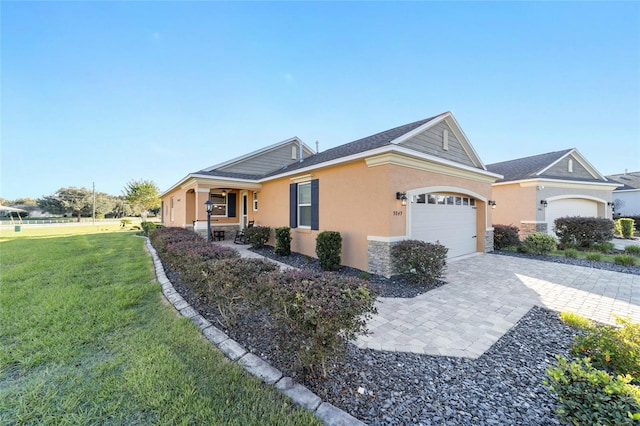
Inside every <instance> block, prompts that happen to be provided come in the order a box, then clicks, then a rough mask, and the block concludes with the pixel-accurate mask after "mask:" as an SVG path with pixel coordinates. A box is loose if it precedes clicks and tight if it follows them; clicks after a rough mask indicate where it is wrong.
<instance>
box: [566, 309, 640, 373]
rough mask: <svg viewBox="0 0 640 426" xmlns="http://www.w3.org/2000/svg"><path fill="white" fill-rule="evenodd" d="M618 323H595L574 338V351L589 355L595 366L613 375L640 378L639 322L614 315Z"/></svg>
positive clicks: (574, 352)
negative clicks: (583, 333)
mask: <svg viewBox="0 0 640 426" xmlns="http://www.w3.org/2000/svg"><path fill="white" fill-rule="evenodd" d="M616 322H617V323H618V325H619V326H620V327H612V326H608V325H594V326H592V327H589V328H587V329H586V331H587V333H586V334H585V335H583V336H578V337H577V338H576V343H575V344H574V345H573V347H572V348H571V352H572V353H573V354H574V355H582V356H586V357H589V358H590V359H591V362H592V363H593V365H594V366H596V367H598V368H601V369H604V370H607V371H608V372H610V373H612V374H614V375H627V374H628V375H630V376H631V377H632V378H633V380H634V381H635V382H638V381H640V324H638V323H632V322H631V321H630V320H629V319H623V318H619V317H617V318H616Z"/></svg>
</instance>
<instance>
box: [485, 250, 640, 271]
mask: <svg viewBox="0 0 640 426" xmlns="http://www.w3.org/2000/svg"><path fill="white" fill-rule="evenodd" d="M492 253H493V254H498V255H501V256H512V257H521V258H525V259H536V260H544V261H545V262H555V263H564V264H565V265H576V266H585V267H587V268H595V269H605V270H607V271H613V272H622V273H623V274H633V275H640V266H622V265H616V264H615V263H613V262H603V261H597V260H588V259H574V258H571V257H564V256H544V255H536V254H528V253H518V252H514V251H502V250H496V251H494V252H492Z"/></svg>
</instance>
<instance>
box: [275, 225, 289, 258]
mask: <svg viewBox="0 0 640 426" xmlns="http://www.w3.org/2000/svg"><path fill="white" fill-rule="evenodd" d="M275 253H276V254H277V255H278V256H289V255H290V254H291V228H289V227H288V226H283V227H281V228H276V247H275Z"/></svg>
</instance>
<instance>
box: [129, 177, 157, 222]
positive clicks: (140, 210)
mask: <svg viewBox="0 0 640 426" xmlns="http://www.w3.org/2000/svg"><path fill="white" fill-rule="evenodd" d="M159 194H160V191H159V190H158V187H157V185H156V184H155V183H154V182H153V181H151V180H144V179H141V180H132V181H129V182H127V185H126V186H125V188H124V196H125V199H126V200H127V202H128V203H129V205H130V206H131V207H132V208H133V210H134V213H135V214H139V215H140V216H142V220H143V221H145V220H146V219H147V215H148V214H149V211H150V210H156V209H159V208H160V197H159Z"/></svg>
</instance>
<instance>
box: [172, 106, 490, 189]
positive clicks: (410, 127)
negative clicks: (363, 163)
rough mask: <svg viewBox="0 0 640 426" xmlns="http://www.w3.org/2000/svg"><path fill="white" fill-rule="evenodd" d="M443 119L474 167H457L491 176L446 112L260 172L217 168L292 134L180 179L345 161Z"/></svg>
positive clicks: (232, 175)
mask: <svg viewBox="0 0 640 426" xmlns="http://www.w3.org/2000/svg"><path fill="white" fill-rule="evenodd" d="M445 120H447V124H448V125H449V126H450V128H451V129H452V130H453V131H454V133H455V134H456V135H458V137H459V139H460V142H461V144H462V145H463V149H464V150H465V152H466V153H467V155H468V156H469V158H470V160H471V161H472V163H473V164H474V165H475V166H474V167H469V166H465V165H463V164H459V166H460V167H465V168H467V169H474V170H477V171H479V172H481V173H484V174H486V175H491V176H493V173H490V172H488V171H487V168H486V167H485V165H484V164H483V163H482V161H481V160H480V157H479V156H478V154H477V153H476V151H475V150H474V149H473V147H472V146H471V143H470V142H469V140H468V139H467V137H466V135H465V134H464V132H463V131H462V129H461V128H460V126H459V125H458V122H457V121H456V119H455V118H454V117H453V114H452V113H451V112H450V111H447V112H444V113H441V114H438V115H434V116H433V117H429V118H425V119H422V120H418V121H414V122H412V123H409V124H404V125H402V126H398V127H394V128H392V129H389V130H385V131H382V132H379V133H376V134H374V135H371V136H367V137H365V138H362V139H357V140H355V141H352V142H348V143H346V144H343V145H340V146H337V147H334V148H330V149H327V150H326V151H322V152H319V153H315V154H312V155H309V156H307V157H305V158H303V160H302V161H296V162H292V163H289V164H286V165H284V166H282V167H280V168H278V169H276V170H272V171H269V172H267V173H264V174H259V173H256V174H250V173H235V172H229V171H227V170H221V169H226V168H228V167H229V166H230V165H232V164H237V163H241V162H243V161H247V160H249V159H251V158H255V157H257V156H260V155H262V154H264V153H266V152H268V151H270V150H273V149H275V148H277V147H279V146H282V145H283V144H287V143H291V142H292V141H294V140H295V141H299V142H300V143H302V142H301V141H300V140H299V139H298V138H295V137H294V138H290V139H287V140H285V141H282V142H279V143H277V144H275V145H271V146H269V147H266V148H263V149H261V150H258V151H254V152H252V153H250V154H246V155H244V156H242V157H238V158H235V159H232V160H229V161H226V162H223V163H220V164H217V165H215V166H211V167H208V168H206V169H202V170H200V171H197V172H194V173H190V174H189V175H187V176H186V177H185V178H184V179H183V180H182V181H181V182H184V181H185V180H187V179H188V178H190V177H211V178H221V179H229V180H233V179H239V180H250V181H259V180H262V179H266V178H271V177H274V176H277V175H280V174H284V173H291V172H295V171H296V170H301V169H306V168H309V167H313V166H317V165H320V164H323V163H335V162H340V161H349V159H350V158H353V157H354V156H359V155H363V153H366V152H368V151H374V150H379V149H384V148H385V147H389V148H391V147H394V146H395V147H398V145H399V144H401V143H402V142H403V141H405V140H407V139H409V138H411V137H413V136H415V135H416V134H418V133H421V132H423V131H425V130H426V129H429V128H430V127H431V126H434V125H436V124H438V123H440V122H442V121H445ZM303 146H304V147H305V148H308V147H307V146H306V145H304V144H303ZM394 149H400V148H394ZM305 151H306V149H305ZM405 151H411V150H408V149H406V148H405ZM309 152H312V151H309ZM415 153H416V154H418V155H423V154H422V153H418V152H415ZM432 158H433V156H432ZM442 161H443V162H448V163H450V164H451V163H452V162H451V161H447V160H444V159H442ZM494 177H497V176H494ZM181 182H180V183H181ZM180 183H178V184H176V185H174V186H173V187H171V188H170V189H168V190H167V191H165V192H164V193H163V194H162V195H164V194H166V193H168V192H170V191H171V190H173V188H175V187H176V186H177V185H179V184H180Z"/></svg>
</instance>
